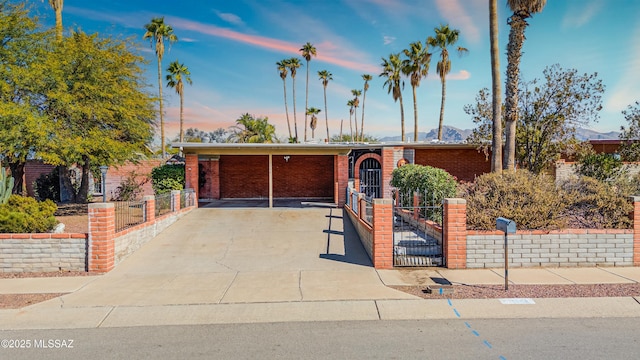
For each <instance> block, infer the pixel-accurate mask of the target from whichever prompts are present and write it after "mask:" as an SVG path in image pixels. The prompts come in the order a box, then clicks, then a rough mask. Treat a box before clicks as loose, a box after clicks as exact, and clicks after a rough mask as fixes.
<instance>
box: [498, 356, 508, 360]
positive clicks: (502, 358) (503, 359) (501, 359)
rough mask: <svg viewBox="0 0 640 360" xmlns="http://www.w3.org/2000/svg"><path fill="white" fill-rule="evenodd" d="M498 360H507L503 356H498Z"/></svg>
mask: <svg viewBox="0 0 640 360" xmlns="http://www.w3.org/2000/svg"><path fill="white" fill-rule="evenodd" d="M498 359H500V360H507V358H506V357H504V356H502V355H500V357H499V358H498Z"/></svg>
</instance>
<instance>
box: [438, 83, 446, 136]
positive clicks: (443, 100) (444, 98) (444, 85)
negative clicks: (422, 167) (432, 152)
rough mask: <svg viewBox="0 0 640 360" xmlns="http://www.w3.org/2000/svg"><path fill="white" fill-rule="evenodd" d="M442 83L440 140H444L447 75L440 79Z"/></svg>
mask: <svg viewBox="0 0 640 360" xmlns="http://www.w3.org/2000/svg"><path fill="white" fill-rule="evenodd" d="M440 82H441V83H442V100H440V122H439V123H438V141H442V127H443V125H444V102H445V100H446V98H447V80H446V75H445V76H444V77H443V78H442V79H440Z"/></svg>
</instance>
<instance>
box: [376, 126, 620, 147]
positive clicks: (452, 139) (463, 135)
mask: <svg viewBox="0 0 640 360" xmlns="http://www.w3.org/2000/svg"><path fill="white" fill-rule="evenodd" d="M472 131H473V130H470V129H466V130H461V129H458V128H456V127H453V126H443V127H442V141H443V142H445V143H461V142H464V141H465V140H466V139H467V137H468V136H469V135H470V134H471V132H472ZM618 135H620V133H619V132H616V131H610V132H607V133H601V132H597V131H594V130H589V129H582V128H579V129H577V130H576V138H577V139H578V140H582V141H584V140H617V139H618ZM406 138H407V139H410V140H413V133H412V132H411V133H407V136H406ZM437 138H438V129H432V130H431V131H429V132H427V133H425V132H419V133H418V141H420V142H431V141H433V140H436V139H437ZM400 139H401V137H400V136H385V137H383V138H380V139H379V140H380V141H381V142H399V141H400Z"/></svg>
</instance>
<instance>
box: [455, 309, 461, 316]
mask: <svg viewBox="0 0 640 360" xmlns="http://www.w3.org/2000/svg"><path fill="white" fill-rule="evenodd" d="M453 312H454V313H456V316H457V317H460V313H459V312H458V310H456V309H453Z"/></svg>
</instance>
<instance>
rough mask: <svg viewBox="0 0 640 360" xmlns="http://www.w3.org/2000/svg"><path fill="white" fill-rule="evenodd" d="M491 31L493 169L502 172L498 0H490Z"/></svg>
mask: <svg viewBox="0 0 640 360" xmlns="http://www.w3.org/2000/svg"><path fill="white" fill-rule="evenodd" d="M489 24H490V25H489V33H490V38H491V81H492V84H493V87H492V95H493V99H492V102H493V136H492V138H491V171H492V172H502V89H501V87H500V53H499V50H498V47H499V44H498V40H499V38H498V1H497V0H489Z"/></svg>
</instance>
